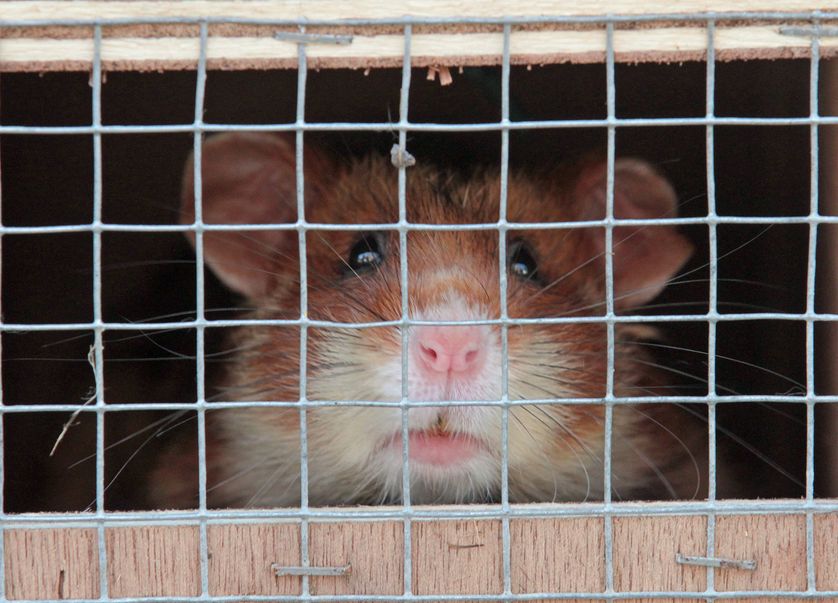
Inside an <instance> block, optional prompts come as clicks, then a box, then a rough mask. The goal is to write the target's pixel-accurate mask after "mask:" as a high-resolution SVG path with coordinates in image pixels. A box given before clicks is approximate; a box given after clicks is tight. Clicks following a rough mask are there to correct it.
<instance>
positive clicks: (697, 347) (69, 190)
mask: <svg viewBox="0 0 838 603" xmlns="http://www.w3.org/2000/svg"><path fill="white" fill-rule="evenodd" d="M426 75H427V72H426V71H425V70H415V71H414V73H413V80H412V86H411V96H410V115H409V116H410V119H411V120H412V121H414V122H438V123H475V122H477V123H481V122H491V121H496V120H498V119H499V117H500V88H499V86H500V70H499V69H498V68H468V69H465V70H464V71H462V72H458V71H457V70H452V75H453V78H454V81H453V83H452V84H451V85H449V86H445V87H442V86H440V84H439V83H438V82H437V81H429V80H428V79H427V78H426ZM88 80H89V76H88V74H86V73H47V74H3V75H2V78H0V93H1V94H2V98H1V99H0V107H1V108H2V123H3V125H28V126H36V125H50V126H71V125H86V124H90V122H91V114H92V110H91V88H90V86H89V81H88ZM195 80H196V78H195V73H194V72H176V73H120V72H113V73H107V74H106V78H105V80H104V85H103V87H102V120H103V123H105V124H108V125H118V124H131V125H136V124H145V125H150V124H188V123H191V122H192V120H193V117H194V97H195V90H194V87H195ZM400 81H401V73H400V71H399V70H373V71H371V72H369V73H366V74H365V73H364V72H363V71H362V70H355V71H353V70H321V71H313V72H311V73H309V80H308V86H307V93H306V99H307V100H306V108H305V109H306V111H305V112H306V120H307V121H309V122H353V121H354V122H391V121H392V122H395V121H397V120H398V106H399V87H400ZM605 81H606V77H605V67H604V66H603V65H600V64H594V65H552V66H533V67H532V68H527V67H514V68H513V69H512V74H511V84H510V86H511V89H510V99H511V106H510V116H511V119H512V120H513V121H517V120H540V119H598V118H604V117H605V116H606V86H605ZM616 84H617V87H616V112H617V116H618V117H622V118H631V117H644V118H664V117H665V118H686V117H701V116H703V115H704V114H705V65H704V64H703V63H697V62H688V63H684V64H671V65H655V64H641V65H618V66H617V69H616ZM808 86H809V63H808V61H792V60H788V61H751V62H730V63H721V64H719V65H718V67H717V73H716V96H715V110H716V114H717V115H720V116H731V117H734V116H738V117H746V116H750V117H758V116H771V117H785V116H796V117H799V116H807V115H808V114H809V105H808V102H809V99H808ZM296 96H297V95H296V73H295V72H293V71H264V72H210V74H209V78H208V84H207V90H206V111H205V115H204V119H205V121H207V122H210V123H222V124H264V123H289V122H292V121H293V120H294V118H295V111H296V107H295V102H296ZM714 136H715V173H716V207H717V212H718V214H720V215H724V216H729V215H737V216H802V215H806V214H808V212H809V203H810V171H809V168H810V164H809V157H810V147H809V144H810V143H809V139H810V131H809V128H808V126H805V125H796V126H743V125H730V126H727V125H726V126H718V127H716V128H715V132H714ZM395 140H397V133H396V132H395V131H385V132H381V133H375V132H351V131H345V132H331V133H323V132H321V133H318V132H312V133H310V134H307V135H306V144H311V145H314V146H317V147H319V148H323V149H328V152H330V153H334V154H336V155H337V156H339V157H351V156H358V155H363V154H367V153H382V154H386V153H388V152H389V149H390V147H391V146H392V144H393V142H394V141H395ZM705 140H706V130H705V128H704V127H703V126H701V125H697V126H695V125H693V126H642V127H622V126H621V127H620V128H618V130H617V135H616V146H617V154H618V155H619V156H637V157H642V158H645V159H646V160H648V161H650V162H651V163H653V164H654V165H655V166H657V167H658V168H659V170H661V171H662V172H663V173H664V174H665V175H666V176H667V178H669V179H670V181H671V182H672V183H673V185H674V187H675V189H676V190H677V192H678V196H679V199H680V201H681V205H680V208H679V211H680V214H681V215H684V216H704V215H706V212H707V183H706V180H707V170H706V153H705V149H706V146H705ZM0 143H1V147H0V152H1V153H2V218H3V224H4V225H6V226H47V225H62V224H85V223H88V222H90V221H91V219H92V201H91V199H92V197H93V180H94V173H93V161H92V158H93V140H92V137H91V136H89V135H73V134H62V135H50V136H47V135H29V134H27V135H11V134H10V135H5V136H3V137H2V140H1V141H0ZM500 143H501V136H500V133H499V132H497V131H483V132H456V133H454V132H437V133H420V132H412V133H409V135H408V150H409V151H410V153H412V154H413V155H414V156H415V157H416V158H417V161H419V162H429V163H438V164H440V165H445V166H449V167H451V168H452V169H456V170H464V171H467V170H470V169H473V168H474V167H475V166H479V165H482V164H491V163H497V162H498V161H499V158H500V149H501V144H500ZM192 144H193V138H192V135H191V134H190V133H173V134H142V133H132V134H107V135H105V136H104V137H103V141H102V158H103V173H102V186H103V220H104V221H105V222H106V223H120V224H174V223H176V222H177V221H178V197H179V185H180V177H181V172H182V169H183V165H184V162H185V160H186V158H187V156H188V154H189V152H190V149H191V148H192ZM605 144H606V130H605V129H604V128H553V129H548V128H545V129H532V130H525V131H515V130H513V131H512V132H511V134H510V163H511V166H512V169H515V168H516V166H527V167H534V166H535V167H538V166H550V165H555V164H557V163H560V162H563V161H568V160H571V159H573V158H574V157H578V156H580V155H583V154H586V153H589V152H591V151H604V149H605ZM683 232H685V233H686V235H687V236H688V237H689V238H690V239H691V241H692V242H693V243H694V245H695V247H696V253H695V254H694V256H693V259H692V260H691V261H690V264H689V265H688V266H687V267H686V268H685V269H684V271H685V272H690V271H692V272H691V274H690V276H689V278H685V279H682V280H683V281H684V282H682V283H680V284H678V285H677V286H675V285H673V286H671V287H669V288H668V289H667V290H666V291H665V292H664V294H663V295H662V296H661V297H660V298H658V300H657V301H656V303H655V304H654V306H653V307H650V308H649V309H648V310H646V311H647V312H649V313H663V312H667V313H669V312H671V313H678V314H689V313H704V312H706V310H707V297H708V293H707V292H708V285H707V278H708V275H709V272H708V270H707V261H708V227H707V226H706V225H695V226H688V227H684V228H683ZM92 240H93V239H92V235H91V234H90V233H89V232H86V233H85V232H80V233H61V234H29V235H24V234H15V235H8V236H5V237H4V238H3V245H2V268H3V270H2V279H3V280H2V310H3V319H4V321H5V322H7V323H83V322H89V321H91V320H92V318H93V309H92V303H91V297H92V282H93V270H92V265H93V264H92ZM718 241H719V242H718V249H719V258H720V260H719V263H718V271H719V311H720V312H722V313H725V312H743V313H748V312H765V311H777V312H803V311H805V290H806V274H807V270H806V265H807V251H808V250H807V246H808V227H807V226H806V225H775V226H772V227H766V226H765V225H753V224H741V225H740V224H737V225H722V226H720V227H719V228H718ZM194 271H195V267H194V256H193V254H192V250H191V248H190V246H189V244H188V243H187V242H186V241H185V239H184V238H183V237H182V235H180V234H178V233H130V232H121V233H116V232H108V233H105V234H104V235H103V237H102V296H103V297H102V300H103V317H104V319H105V320H106V321H124V322H143V321H149V322H152V321H153V320H187V319H189V318H190V316H191V315H190V311H191V310H193V309H194V305H195V299H194V295H195V293H194V292H195V275H194ZM207 283H208V284H207V291H206V307H207V308H208V309H209V312H208V316H210V317H211V316H213V315H215V316H218V315H223V311H222V310H221V309H225V308H230V307H234V306H235V305H236V304H240V303H241V300H240V299H236V298H234V297H233V296H232V295H231V294H230V293H228V292H227V291H225V290H224V288H223V287H222V286H221V285H220V284H219V283H218V281H216V280H215V279H214V277H212V276H209V278H208V281H207ZM214 311H218V313H217V314H212V312H214ZM221 331H222V330H220V329H210V330H209V331H208V334H207V339H208V350H210V352H211V351H212V350H218V349H220V348H219V346H222V345H223V344H222V343H220V342H223V341H224V333H222V332H221ZM664 331H665V333H664V337H663V341H665V342H667V343H668V344H670V345H671V346H672V348H673V349H669V350H667V351H666V353H665V354H664V355H665V356H666V363H667V365H668V366H669V367H670V369H671V370H670V371H669V372H670V373H671V375H672V376H673V379H674V380H675V381H676V382H677V383H678V385H679V386H681V389H682V391H683V392H684V393H687V394H695V395H703V394H705V393H706V391H707V389H706V388H707V386H706V383H705V381H706V376H707V362H706V350H707V324H706V323H705V322H701V321H699V322H682V323H678V324H673V325H668V326H665V327H664ZM817 337H818V331H816V341H815V344H816V345H815V350H816V355H817V350H818V346H819V345H820V342H819V340H818V339H817ZM104 340H105V366H104V375H105V391H106V399H107V401H108V402H122V403H125V402H193V401H194V400H195V395H196V389H195V376H194V372H195V362H194V355H195V333H194V331H193V330H190V329H181V330H164V331H160V330H155V329H154V328H153V326H149V328H148V330H142V331H134V332H106V333H105V335H104ZM92 342H93V334H92V332H91V331H72V332H68V331H48V332H25V331H21V332H6V333H4V334H3V340H2V354H3V371H2V379H3V403H4V404H6V405H19V404H79V403H81V402H84V401H85V400H87V399H88V398H89V397H90V395H91V391H92V388H93V386H94V380H93V370H92V368H91V366H90V365H89V363H88V361H87V355H88V350H89V347H90V345H91V344H92ZM717 351H718V359H717V391H718V393H719V394H730V393H737V394H756V395H759V394H798V395H802V394H803V393H804V392H805V382H806V376H805V367H806V362H805V323H804V322H803V321H799V320H776V321H737V322H722V323H720V324H719V326H718V342H717ZM224 361H225V360H224V357H223V356H220V357H218V358H216V359H213V357H208V361H207V366H208V371H209V372H210V373H212V370H213V367H214V365H217V364H218V363H219V362H224ZM816 393H818V394H826V393H832V394H834V393H836V392H827V391H823V387H821V385H820V383H819V382H816ZM165 416H166V413H165V412H120V413H108V414H107V415H106V428H107V438H106V445H107V446H108V454H107V462H106V470H107V481H108V484H109V485H108V488H107V492H106V499H107V506H108V507H109V508H111V509H125V508H142V507H143V505H144V503H143V500H144V496H143V492H145V491H147V490H148V488H153V487H154V485H153V484H150V483H149V482H148V478H147V475H146V470H147V468H148V467H149V466H150V465H151V464H152V462H153V459H154V458H155V455H156V454H159V451H160V446H161V445H162V443H163V442H164V441H165V440H166V439H167V438H170V437H176V436H177V430H178V429H183V428H188V429H194V421H192V420H191V418H190V417H187V418H185V419H184V420H183V421H180V422H179V423H183V424H185V426H184V425H180V426H179V427H177V428H172V429H169V428H167V429H165V430H163V431H164V433H162V434H161V433H159V431H160V430H159V429H157V428H155V427H151V428H149V427H148V426H149V425H155V424H154V421H158V420H160V419H161V418H165ZM68 418H69V413H9V414H6V415H5V417H4V439H3V443H4V447H5V448H4V457H3V461H4V464H5V498H4V500H5V508H6V511H9V512H22V511H46V510H51V511H59V510H81V509H84V508H86V507H87V506H88V505H89V504H90V503H91V501H93V500H94V496H95V462H94V460H93V459H92V458H91V455H94V453H95V450H96V447H95V441H96V438H95V427H96V419H95V414H93V413H86V412H85V413H81V415H80V416H79V417H78V418H77V420H76V421H75V422H74V424H73V425H72V426H71V427H70V428H69V430H68V432H67V434H66V435H65V437H64V439H63V441H62V442H61V444H60V445H59V447H58V448H57V450H56V452H55V454H54V455H53V456H50V450H51V448H52V447H53V444H54V443H55V440H56V438H57V437H58V435H59V433H60V432H61V430H62V426H63V425H64V424H65V423H66V422H67V420H68ZM718 425H719V431H718V440H719V443H720V445H721V446H727V447H730V448H731V449H732V450H734V451H735V457H736V458H737V461H738V462H739V463H741V464H742V465H744V466H747V467H748V471H747V473H748V476H749V479H751V478H752V487H750V488H749V494H750V495H751V496H752V497H767V496H770V497H796V496H801V495H802V494H803V492H804V489H803V486H802V482H803V480H804V470H805V443H806V427H805V406H804V405H803V404H780V405H777V404H774V405H766V404H756V403H754V404H721V405H719V407H718ZM123 440H124V441H123ZM817 461H818V459H817V456H816V494H817V493H818V489H820V488H824V487H825V484H824V483H823V479H822V478H821V477H818V476H821V475H822V474H823V475H828V474H829V473H830V471H829V468H828V467H822V466H821V465H820V464H818V462H817ZM720 471H724V469H723V468H721V469H720ZM719 495H720V496H725V493H724V492H720V493H719Z"/></svg>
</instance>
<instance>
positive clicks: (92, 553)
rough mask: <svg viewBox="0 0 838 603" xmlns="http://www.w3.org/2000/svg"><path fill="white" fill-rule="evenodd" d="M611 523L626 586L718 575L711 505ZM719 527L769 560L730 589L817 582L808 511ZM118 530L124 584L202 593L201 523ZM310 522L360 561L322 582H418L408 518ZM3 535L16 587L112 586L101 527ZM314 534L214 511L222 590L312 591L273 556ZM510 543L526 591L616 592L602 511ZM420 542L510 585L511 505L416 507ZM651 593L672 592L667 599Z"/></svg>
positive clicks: (333, 548)
mask: <svg viewBox="0 0 838 603" xmlns="http://www.w3.org/2000/svg"><path fill="white" fill-rule="evenodd" d="M813 525H814V540H813V550H814V553H815V555H814V557H815V568H814V569H815V577H816V586H817V588H818V589H819V590H822V591H832V592H834V591H835V590H838V513H828V514H816V515H815V516H814V522H813ZM611 531H612V544H613V553H612V558H613V572H614V573H613V582H614V589H615V591H616V592H634V593H639V592H650V593H654V592H678V591H681V592H692V593H695V592H701V591H703V590H704V589H705V588H706V581H707V569H706V568H704V567H699V566H691V565H684V564H681V563H678V562H677V561H676V555H677V554H679V553H680V554H682V555H689V556H697V557H703V556H706V554H707V519H706V518H705V517H703V516H702V515H687V516H627V517H620V516H615V517H614V518H613V521H612V524H611ZM715 534H716V539H715V548H716V554H717V555H718V556H723V557H726V558H731V559H737V560H740V561H741V560H752V561H755V562H756V564H757V567H756V569H755V570H753V571H748V570H742V569H716V570H714V571H715V575H714V582H715V587H716V589H717V590H719V591H743V590H744V591H771V590H778V591H785V592H795V591H796V592H800V591H805V590H806V588H807V571H806V570H807V564H806V516H805V515H802V514H761V515H753V514H751V515H742V514H738V515H719V516H718V517H717V518H716V532H715ZM104 536H105V538H104V542H105V553H106V560H107V567H108V571H107V584H108V594H109V596H110V597H122V598H126V597H127V598H132V597H143V596H158V597H194V596H198V595H199V594H200V590H201V589H200V584H201V562H200V532H199V528H198V526H196V525H194V524H193V525H185V526H184V525H155V526H119V527H107V528H105V534H104ZM308 536H309V559H310V564H311V566H314V567H325V566H330V567H340V566H344V565H349V566H351V571H350V572H349V573H348V574H347V575H342V576H316V577H312V578H311V579H310V583H309V586H310V591H311V593H312V594H314V595H331V594H334V595H354V594H357V595H359V597H363V596H364V595H396V596H398V595H402V594H403V593H404V587H405V585H404V556H405V551H404V542H405V540H404V538H405V530H404V523H403V522H402V521H398V520H390V521H371V520H352V521H344V522H334V521H332V522H315V521H312V522H310V524H309V535H308ZM3 537H4V570H5V586H6V597H7V598H8V599H10V600H21V599H27V600H38V599H96V598H97V597H99V584H100V582H99V579H100V578H99V550H98V544H99V536H98V532H97V530H96V529H93V528H64V529H56V528H48V527H38V528H33V529H22V528H7V529H5V530H4V532H3ZM300 543H301V534H300V526H299V524H298V523H296V522H294V521H282V522H273V523H268V522H265V523H229V524H215V523H213V524H210V525H209V526H208V527H207V549H208V550H207V552H208V566H207V568H208V578H209V580H208V585H209V592H208V594H209V595H210V596H211V597H212V596H237V595H244V596H247V595H262V596H271V595H297V594H300V592H301V579H300V578H299V577H298V576H284V577H278V576H276V574H275V572H274V569H273V568H274V567H276V566H281V567H286V566H297V565H299V564H300V559H301V557H300ZM509 553H510V559H509V561H510V568H511V573H510V588H511V590H512V592H513V593H515V594H534V593H554V592H555V593H590V594H591V595H596V594H599V593H603V592H604V589H605V583H606V571H607V570H606V564H605V520H604V519H603V518H602V517H595V516H592V517H566V518H557V517H549V518H520V519H519V518H515V519H512V520H510V524H509ZM410 556H411V565H412V583H411V589H412V592H413V594H415V595H440V596H444V595H469V594H483V595H493V594H498V595H500V594H501V593H502V592H503V587H504V579H503V567H504V546H503V529H502V522H501V520H499V519H468V520H462V519H448V520H433V521H431V520H416V521H414V522H413V523H412V524H411V551H410ZM833 599H834V597H833ZM359 600H362V599H359ZM562 600H563V601H568V600H570V599H562ZM579 600H580V601H582V600H584V599H579ZM640 600H643V599H639V600H638V601H640ZM649 600H650V601H652V600H654V601H656V602H658V603H660V602H661V601H665V600H666V599H662V598H653V597H650V598H649ZM678 600H679V601H689V600H691V599H689V598H684V599H678ZM728 600H729V601H730V600H733V599H728ZM744 600H747V601H749V602H750V603H754V602H755V601H763V599H753V598H751V599H745V598H743V601H744ZM772 600H773V601H777V600H778V599H771V598H768V597H766V598H764V601H765V603H768V602H769V601H772ZM808 600H810V601H811V600H812V599H808ZM823 600H824V601H826V600H829V599H827V598H824V599H823ZM782 601H784V602H786V603H788V602H789V601H794V598H783V599H782Z"/></svg>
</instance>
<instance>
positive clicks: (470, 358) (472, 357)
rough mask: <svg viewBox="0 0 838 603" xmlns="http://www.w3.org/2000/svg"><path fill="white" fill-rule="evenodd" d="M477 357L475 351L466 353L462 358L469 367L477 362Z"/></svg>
mask: <svg viewBox="0 0 838 603" xmlns="http://www.w3.org/2000/svg"><path fill="white" fill-rule="evenodd" d="M477 355H478V351H477V350H469V351H468V352H466V355H465V358H464V360H465V364H466V366H471V365H472V364H474V363H475V361H476V360H477Z"/></svg>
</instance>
